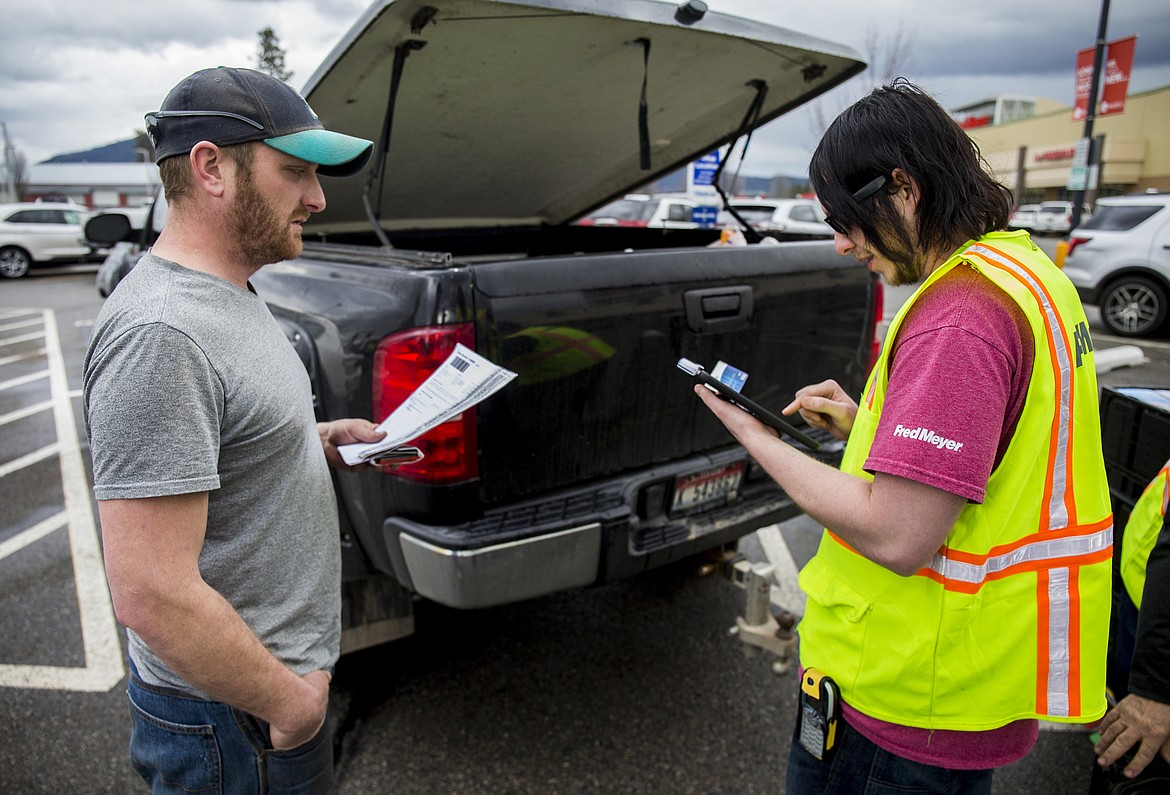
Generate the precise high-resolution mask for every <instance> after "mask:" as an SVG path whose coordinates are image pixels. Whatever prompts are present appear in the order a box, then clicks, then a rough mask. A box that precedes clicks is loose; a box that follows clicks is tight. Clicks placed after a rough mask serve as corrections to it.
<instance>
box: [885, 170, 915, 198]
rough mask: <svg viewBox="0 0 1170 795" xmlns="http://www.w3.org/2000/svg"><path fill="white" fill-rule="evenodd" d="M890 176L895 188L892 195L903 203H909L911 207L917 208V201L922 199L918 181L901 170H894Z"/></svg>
mask: <svg viewBox="0 0 1170 795" xmlns="http://www.w3.org/2000/svg"><path fill="white" fill-rule="evenodd" d="M890 176H891V179H892V182H893V184H894V187H895V188H896V190H895V191H894V195H895V196H896V197H898V198H900V199H902V200H903V201H907V202H910V204H911V205H913V206H917V205H918V201H919V199H921V198H922V192H921V191H920V190H919V188H918V181H917V180H915V179H914V177H912V176H910V175H909V174H907V173H906V170H905V169H902V168H895V169H894V171H893V173H892V174H891V175H890Z"/></svg>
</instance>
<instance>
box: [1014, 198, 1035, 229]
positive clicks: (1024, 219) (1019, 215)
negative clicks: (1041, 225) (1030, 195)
mask: <svg viewBox="0 0 1170 795" xmlns="http://www.w3.org/2000/svg"><path fill="white" fill-rule="evenodd" d="M1039 209H1040V205H1039V204H1021V205H1020V206H1019V207H1017V208H1016V211H1015V212H1014V213H1012V217H1011V218H1009V219H1008V229H1027V230H1028V231H1029V232H1030V231H1032V229H1033V227H1034V226H1035V225H1036V211H1037V210H1039Z"/></svg>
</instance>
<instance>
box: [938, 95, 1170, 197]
mask: <svg viewBox="0 0 1170 795" xmlns="http://www.w3.org/2000/svg"><path fill="white" fill-rule="evenodd" d="M1002 99H1004V100H1005V101H1004V102H999V101H998V100H986V101H985V102H982V103H976V104H974V105H970V106H967V107H965V108H957V109H954V110H952V111H951V113H952V115H953V116H954V117H955V118H956V119H957V120H958V121H959V123H960V124H961V125H963V126H964V128H965V129H966V130H967V134H968V135H970V136H971V138H972V140H974V141H975V143H976V144H978V146H979V149H980V151H981V152H982V154H983V157H984V159H986V160H987V162H988V164H989V165H990V166H991V167H992V169H993V170H994V172H995V174H996V176H997V177H998V178H999V179H1000V181H1002V182H1003V184H1005V185H1007V186H1008V187H1009V188H1011V189H1012V191H1013V192H1014V193H1015V197H1016V202H1017V203H1018V204H1036V203H1039V202H1041V201H1057V200H1067V199H1069V198H1070V196H1071V194H1072V191H1070V190H1069V189H1068V187H1067V186H1068V184H1069V177H1070V172H1071V169H1072V167H1073V165H1074V158H1075V156H1076V152H1077V142H1078V141H1079V140H1080V139H1081V138H1082V137H1083V134H1084V126H1085V125H1084V122H1083V121H1073V114H1072V108H1069V107H1060V108H1059V109H1055V110H1045V108H1046V107H1048V108H1050V107H1051V101H1045V100H1038V101H1035V102H1036V104H1035V106H1034V109H1035V115H1031V116H1024V117H1022V118H1020V117H1017V118H1014V119H1012V118H1011V116H1012V115H1013V114H1003V115H1000V116H997V110H1000V109H1002V108H1005V107H1008V108H1012V109H1018V108H1019V107H1020V100H1019V99H1018V98H1002ZM997 103H998V104H997ZM997 118H1004V119H1005V120H1004V121H1002V122H1000V123H996V119H997ZM1167 130H1170V86H1166V87H1164V88H1159V89H1154V90H1152V91H1144V92H1141V93H1138V94H1130V95H1129V98H1128V99H1127V100H1126V106H1125V111H1124V112H1123V113H1119V114H1115V115H1109V116H1098V117H1097V118H1096V120H1095V121H1094V123H1093V138H1094V139H1095V141H1096V142H1097V146H1099V149H1100V158H1099V163H1100V165H1099V167H1098V168H1097V170H1096V174H1095V176H1096V182H1095V183H1094V181H1093V177H1094V174H1093V173H1092V172H1090V176H1089V189H1088V190H1087V191H1086V194H1085V200H1086V201H1087V202H1089V203H1090V204H1092V202H1093V201H1095V200H1096V199H1097V198H1098V197H1102V196H1117V195H1124V194H1127V193H1141V192H1144V191H1147V190H1157V191H1160V192H1168V193H1170V136H1167V134H1166V131H1167ZM1094 184H1095V188H1094Z"/></svg>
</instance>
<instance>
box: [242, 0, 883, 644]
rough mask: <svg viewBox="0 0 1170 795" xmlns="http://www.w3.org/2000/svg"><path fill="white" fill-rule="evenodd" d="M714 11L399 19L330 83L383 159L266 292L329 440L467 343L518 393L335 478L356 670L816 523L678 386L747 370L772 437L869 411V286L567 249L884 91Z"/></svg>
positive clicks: (751, 255)
mask: <svg viewBox="0 0 1170 795" xmlns="http://www.w3.org/2000/svg"><path fill="white" fill-rule="evenodd" d="M704 10H705V8H704V4H702V3H695V2H690V3H682V4H681V5H678V6H676V5H675V4H668V3H661V2H652V1H651V0H610V1H609V2H604V3H599V2H585V1H584V0H522V2H498V1H497V0H386V1H385V2H378V3H375V4H374V5H373V6H372V7H371V8H370V9H369V10H368V11H367V12H366V13H365V15H364V16H363V17H362V18H361V19H360V20H359V21H358V22H357V24H356V25H355V26H354V27H353V29H352V30H351V31H350V33H349V34H347V35H346V37H345V38H344V39H343V40H342V41H341V42H340V43H339V45H338V46H337V47H336V49H335V50H334V51H333V52H332V54H331V55H330V56H329V57H328V58H327V59H326V61H325V62H324V64H323V65H322V66H321V67H320V68H319V69H318V71H317V72H316V73H315V74H314V76H313V77H312V78H311V79H310V80H309V82H308V84H307V87H306V91H305V95H306V98H307V99H308V101H309V103H310V104H311V105H312V106H313V108H314V110H316V112H317V113H318V114H319V115H320V117H321V118H322V120H323V121H324V123H325V124H326V125H327V126H329V127H330V128H331V129H337V130H340V131H343V132H347V133H350V134H352V135H358V136H361V137H365V138H369V139H373V140H375V141H376V142H377V146H376V147H375V155H374V158H373V161H372V164H371V168H370V171H369V174H368V175H367V176H366V177H365V178H364V179H363V178H361V177H358V178H354V179H352V180H348V181H332V180H326V184H325V192H326V196H327V198H328V207H327V208H326V209H325V211H324V212H322V213H320V214H319V215H318V216H315V217H314V219H313V220H312V223H311V225H307V226H306V227H305V230H304V237H305V241H306V243H305V250H304V254H303V256H302V257H301V258H299V259H297V260H295V261H290V262H284V263H280V264H276V265H271V266H268V267H266V268H264V269H263V270H262V271H261V272H260V273H258V274H257V275H256V276H255V277H254V279H253V285H254V287H255V289H256V291H257V292H258V293H259V294H260V295H261V296H263V297H264V298H265V300H266V301H267V302H268V304H269V306H270V307H271V309H272V311H273V314H274V315H275V316H276V317H277V319H278V320H279V321H280V322H281V323H282V324H283V325H284V327H285V329H286V331H287V334H288V338H289V340H290V341H291V342H292V344H293V345H294V347H295V348H296V350H297V351H298V352H299V354H300V355H301V358H302V359H303V361H304V362H305V366H306V367H307V368H308V370H309V373H310V375H311V377H312V382H313V384H314V387H315V399H316V407H317V412H318V415H319V418H320V419H323V420H324V419H334V418H339V417H350V416H357V417H370V418H372V419H374V420H375V421H380V420H381V419H383V418H384V417H385V416H386V415H387V414H388V413H389V412H390V411H391V409H393V408H394V407H395V406H396V405H398V403H400V402H401V401H402V400H403V399H404V398H405V397H406V396H407V395H408V394H409V393H410V392H411V391H412V390H413V389H414V388H415V387H416V386H418V385H419V384H420V383H421V382H422V381H423V380H424V379H425V378H426V377H427V376H428V375H429V374H430V372H432V371H433V370H434V369H435V367H437V366H438V365H439V364H440V363H441V362H442V361H443V360H444V359H445V358H446V356H447V355H448V353H449V352H450V351H451V350H452V348H453V347H454V345H455V344H456V343H457V342H458V343H463V344H464V345H466V346H468V347H469V348H472V349H474V350H476V351H478V352H479V353H480V354H482V355H484V356H486V357H487V358H489V359H491V360H492V361H494V362H496V363H497V364H500V365H502V366H503V367H506V368H508V369H510V370H513V371H515V372H516V373H518V377H517V378H516V379H515V380H514V381H512V383H510V384H509V385H508V386H506V387H505V388H504V389H503V390H501V391H500V392H498V393H496V394H495V395H493V396H492V397H490V398H488V399H487V400H486V401H484V402H483V403H481V404H480V405H479V406H477V407H476V408H475V409H473V410H469V411H466V412H464V413H463V414H462V415H461V416H459V417H457V418H456V419H454V420H451V421H449V422H447V423H445V424H443V425H441V426H440V427H438V428H436V429H435V430H433V431H431V432H429V433H427V434H426V435H424V436H423V437H421V438H420V439H419V440H417V442H415V443H416V444H417V445H418V446H419V447H420V448H421V449H422V450H423V452H424V453H425V456H426V457H425V458H424V460H423V461H422V462H421V463H419V464H416V465H412V466H406V467H402V468H400V469H397V470H394V471H385V472H378V471H376V472H365V473H361V474H346V473H339V474H337V475H336V487H337V493H338V496H339V505H340V510H341V526H342V546H343V550H344V560H345V577H344V579H345V583H344V590H345V599H344V603H345V626H346V631H345V634H344V636H343V641H342V642H343V649H344V650H345V651H351V650H354V649H357V648H361V647H364V646H368V645H371V644H373V643H380V642H383V641H385V640H390V639H393V638H395V637H401V636H403V635H406V634H409V633H410V632H411V631H413V617H412V616H413V614H412V603H413V600H414V599H415V598H417V597H419V596H421V597H424V598H427V599H431V600H434V601H437V602H440V603H442V604H445V605H450V606H453V607H458V608H477V607H484V606H490V605H498V604H503V603H508V602H513V601H517V600H522V599H528V598H532V597H536V596H540V595H543V594H548V593H552V592H555V591H558V590H561V589H566V588H574V587H580V586H588V585H591V584H595V583H601V582H605V581H608V580H612V579H614V578H619V577H625V576H629V575H633V574H636V573H638V572H642V571H645V570H648V569H651V568H654V567H656V566H660V565H663V564H665V563H668V562H670V561H675V560H678V559H680V558H683V557H686V556H691V555H696V554H699V553H703V552H705V551H708V550H712V549H717V548H720V547H728V546H732V545H734V544H735V543H736V541H737V539H739V538H740V537H741V536H743V535H745V534H747V533H750V532H752V531H754V530H756V529H757V528H759V527H762V526H765V525H768V524H770V523H773V522H776V521H780V520H783V519H786V518H789V517H791V516H793V515H795V514H796V513H797V512H798V509H797V508H796V506H795V505H794V504H793V503H792V501H791V500H790V499H789V498H788V497H787V496H786V495H785V494H784V493H783V492H782V491H781V490H780V489H779V488H778V487H777V486H776V485H775V484H774V483H773V482H772V481H771V480H770V479H769V478H768V477H767V476H766V475H765V474H764V473H763V471H762V470H761V469H760V468H759V467H758V466H757V465H756V464H755V463H754V462H752V461H751V460H750V459H749V458H748V457H747V456H746V454H745V452H744V451H743V450H742V448H740V447H739V446H738V445H736V444H734V443H733V441H732V439H731V437H730V435H729V434H728V433H727V432H726V431H725V429H724V428H723V427H722V426H721V425H720V424H719V423H718V422H717V421H716V420H715V419H714V418H713V417H712V416H711V415H710V414H709V412H707V411H706V410H705V409H704V407H703V406H702V404H701V402H700V401H699V400H698V399H697V398H696V397H695V396H694V394H693V393H692V391H691V385H692V383H693V382H692V380H691V379H690V378H689V377H687V376H686V375H684V374H683V373H682V372H680V371H679V370H677V369H676V367H675V363H676V362H677V360H678V359H679V358H680V357H687V358H689V359H692V360H694V361H697V362H700V363H703V364H706V365H707V366H708V367H710V366H712V365H714V364H715V362H716V361H717V360H724V361H727V362H729V363H731V364H733V365H735V366H736V367H738V368H740V369H741V370H745V371H747V372H748V373H749V374H750V377H749V379H748V381H747V385H746V387H745V389H744V394H746V395H748V396H749V397H751V398H753V399H754V400H756V401H757V402H759V403H762V404H764V405H765V406H766V407H768V408H770V409H772V410H773V411H778V410H779V408H780V407H781V406H783V405H784V404H786V403H787V402H788V401H789V400H790V399H791V396H792V394H793V392H794V391H795V390H796V389H797V388H799V387H800V386H803V385H805V384H808V383H812V382H815V381H819V380H822V379H825V378H830V377H833V378H836V379H838V380H839V381H841V382H842V384H843V385H844V386H845V387H846V388H847V389H849V390H850V391H852V392H859V391H860V389H861V388H862V386H863V381H864V378H865V375H866V373H867V371H868V367H869V365H870V362H871V360H872V357H873V354H874V344H875V342H874V341H875V328H876V324H877V321H878V320H879V319H880V315H881V293H880V286H879V285H878V283H877V282H876V280H875V279H874V278H873V277H872V276H871V275H870V274H869V273H868V272H867V271H866V270H865V269H863V268H860V267H858V266H857V264H856V263H855V262H853V261H852V260H850V259H848V258H844V257H840V256H837V255H836V254H835V252H834V251H833V248H832V245H831V244H829V243H825V242H792V243H780V244H775V241H765V243H764V244H759V245H747V246H726V247H722V246H717V247H711V246H709V245H708V244H710V243H712V242H714V241H716V240H718V235H719V231H718V230H716V229H680V230H662V229H645V228H643V229H637V228H623V227H588V226H582V225H577V224H574V223H572V222H573V220H574V219H577V218H580V217H581V216H583V215H585V214H586V213H588V212H589V211H590V210H593V209H595V208H597V207H599V206H601V205H603V204H605V203H606V202H608V201H610V200H612V199H614V198H615V197H617V196H620V195H622V194H624V193H626V192H627V191H629V190H631V189H633V188H635V187H637V186H639V185H643V184H645V183H647V182H649V181H651V180H654V179H656V178H658V177H660V176H662V175H665V174H667V173H670V172H673V171H676V170H677V169H679V168H680V167H682V166H684V165H686V164H687V163H689V162H691V161H693V160H695V159H697V158H698V157H699V156H701V155H703V154H705V153H708V152H711V151H714V150H715V149H717V148H719V147H721V146H724V145H733V144H734V143H735V142H736V141H737V140H738V139H740V137H741V136H743V135H745V134H746V133H749V132H750V131H751V130H752V129H754V128H755V127H758V126H759V125H761V124H763V123H765V122H767V121H768V120H770V119H773V118H775V117H777V116H778V115H780V114H782V113H785V112H787V111H789V110H791V109H792V108H794V107H796V106H798V105H800V104H802V103H804V102H806V101H807V100H809V99H811V98H813V97H815V96H817V95H819V94H821V93H823V92H824V91H826V90H828V89H830V88H832V87H833V86H835V85H838V84H839V83H841V82H842V81H844V80H846V79H848V78H849V77H850V76H852V75H854V74H856V73H857V72H858V71H860V70H861V69H863V68H864V64H863V63H862V62H861V61H860V60H859V59H858V58H857V56H856V54H855V53H854V52H852V51H851V50H849V49H847V48H844V47H840V46H838V45H834V44H830V43H828V42H824V41H819V40H815V39H811V38H808V37H806V36H802V35H799V34H796V33H793V32H790V31H786V30H781V29H777V28H772V27H768V26H764V25H761V24H758V23H754V22H750V21H747V20H743V19H738V18H735V17H729V16H722V15H719V14H715V13H711V12H706V13H704ZM768 243H772V245H768ZM821 438H822V440H823V444H821V446H820V447H819V449H817V450H816V451H815V452H813V451H810V454H815V455H818V456H822V457H824V458H825V459H826V460H829V461H835V460H836V459H837V458H838V457H839V455H840V452H841V445H840V444H839V443H835V442H834V441H833V440H832V439H830V438H828V437H827V436H826V437H821ZM794 444H795V442H794Z"/></svg>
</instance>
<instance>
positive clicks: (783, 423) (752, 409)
mask: <svg viewBox="0 0 1170 795" xmlns="http://www.w3.org/2000/svg"><path fill="white" fill-rule="evenodd" d="M678 369H680V370H682V371H683V372H684V373H686V374H687V375H690V376H693V377H694V379H695V380H696V381H698V382H699V383H702V384H706V385H707V386H709V387H711V388H712V389H714V390H715V391H716V392H718V393H719V397H721V398H723V399H724V400H726V401H728V402H730V403H733V404H735V405H736V406H739V407H740V408H741V409H743V410H744V411H746V412H747V413H748V414H751V415H752V416H753V417H755V418H756V419H757V420H759V421H760V422H762V423H764V424H765V425H768V426H771V427H772V428H775V429H776V430H777V431H779V432H780V433H786V434H788V435H789V436H791V437H792V438H793V439H795V440H796V441H798V442H800V443H801V444H803V445H804V446H805V447H807V448H809V449H810V450H816V449H817V448H819V447H820V446H821V445H820V442H818V441H816V440H815V439H813V438H812V437H811V436H809V435H807V434H805V433H803V432H802V431H799V430H797V429H796V428H795V427H793V425H792V423H790V422H788V420H785V419H783V418H781V417H778V416H776V415H775V414H773V413H772V412H770V411H768V410H767V409H766V408H764V407H763V406H761V405H760V404H759V403H756V402H755V401H754V400H750V399H748V398H746V397H744V396H743V395H741V394H739V393H738V392H736V391H735V390H734V389H732V388H731V387H729V386H728V385H727V384H725V383H723V382H722V381H720V380H719V379H718V378H716V377H715V376H713V375H711V374H710V373H708V372H707V369H706V368H705V367H703V365H701V364H698V363H696V362H692V361H691V360H690V359H686V358H683V359H679V360H678Z"/></svg>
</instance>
